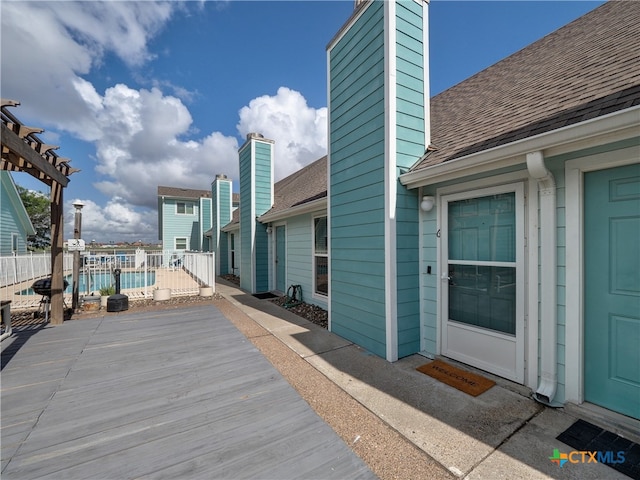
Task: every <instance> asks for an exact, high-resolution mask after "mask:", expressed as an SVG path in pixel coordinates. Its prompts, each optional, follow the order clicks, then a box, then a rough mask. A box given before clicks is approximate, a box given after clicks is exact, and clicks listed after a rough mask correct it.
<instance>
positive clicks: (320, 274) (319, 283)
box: [316, 219, 329, 295]
mask: <svg viewBox="0 0 640 480" xmlns="http://www.w3.org/2000/svg"><path fill="white" fill-rule="evenodd" d="M325 220H326V219H325ZM328 265H329V262H328V258H327V257H316V293H320V294H322V295H327V294H328V293H329V275H328V273H329V271H328V270H329V269H328Z"/></svg>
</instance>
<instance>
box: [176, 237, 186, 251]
mask: <svg viewBox="0 0 640 480" xmlns="http://www.w3.org/2000/svg"><path fill="white" fill-rule="evenodd" d="M186 249H187V239H186V238H176V250H186Z"/></svg>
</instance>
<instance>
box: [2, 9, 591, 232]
mask: <svg viewBox="0 0 640 480" xmlns="http://www.w3.org/2000/svg"><path fill="white" fill-rule="evenodd" d="M601 3H602V2H595V1H591V2H583V1H568V2H561V1H541V2H527V1H518V2H511V1H496V2H485V1H474V2H462V1H448V0H432V1H431V4H430V7H429V11H430V69H431V95H436V94H437V93H439V92H441V91H443V90H445V89H447V88H449V87H451V86H453V85H455V84H456V83H459V82H460V81H462V80H464V79H465V78H468V77H469V76H471V75H473V74H475V73H477V72H478V71H480V70H482V69H484V68H486V67H488V66H490V65H492V64H493V63H495V62H497V61H499V60H500V59H502V58H504V57H506V56H508V55H510V54H511V53H514V52H516V51H518V50H520V49H521V48H523V47H525V46H526V45H528V44H530V43H532V42H534V41H535V40H537V39H539V38H542V37H543V36H544V35H546V34H548V33H550V32H552V31H554V30H556V29H557V28H559V27H561V26H562V25H564V24H566V23H568V22H570V21H571V20H574V19H575V18H578V17H579V16H581V15H583V14H584V13H586V12H588V11H590V10H593V9H594V8H596V7H597V6H598V5H600V4H601ZM352 11H353V1H352V0H348V1H347V0H333V1H269V0H263V1H255V2H252V1H219V2H213V1H204V2H195V1H191V2H178V1H172V2H154V1H148V0H147V1H142V2H128V1H112V2H96V1H86V2H55V1H48V2H33V1H28V2H27V1H12V0H3V1H2V2H1V3H0V14H1V17H2V29H1V35H2V38H1V41H2V51H1V53H2V56H1V60H2V65H1V67H2V70H1V78H0V82H1V83H0V86H1V89H2V97H3V98H11V99H14V100H18V101H20V102H21V106H20V107H18V108H16V109H13V112H14V113H15V115H16V116H17V117H18V118H19V119H21V120H22V121H23V122H24V123H26V124H29V125H33V126H40V127H43V128H45V130H46V132H45V133H43V134H42V135H41V137H42V138H43V139H44V140H46V141H47V142H48V143H54V144H56V145H60V149H59V150H58V151H57V153H58V154H59V155H60V156H64V157H69V158H71V159H72V162H71V165H72V166H73V167H75V168H80V169H81V170H82V171H81V172H79V173H76V174H74V175H73V176H72V177H71V182H70V183H69V186H68V188H67V189H66V191H65V201H66V205H65V211H66V212H67V224H66V226H65V236H66V237H69V236H70V235H71V234H72V231H73V228H72V216H73V214H72V211H73V209H72V208H71V206H70V204H71V203H72V202H73V201H74V200H76V199H79V200H81V201H82V202H83V203H85V205H86V206H85V208H84V210H83V237H84V238H85V240H87V241H90V240H92V239H95V240H97V241H99V242H109V241H115V242H120V241H136V240H140V239H141V240H144V241H157V238H158V232H157V212H156V209H155V205H156V192H157V187H158V185H164V186H180V187H187V188H197V189H208V188H210V184H211V181H212V179H213V178H214V177H215V175H216V174H217V173H225V174H227V175H229V176H230V177H231V178H232V179H233V180H234V188H235V189H236V190H237V187H238V185H237V171H238V166H237V149H238V147H239V146H241V145H242V143H243V141H244V138H245V135H246V133H248V132H260V133H263V134H264V135H265V136H266V137H268V138H271V139H273V140H275V141H276V160H275V163H276V164H275V170H276V179H277V180H278V179H280V178H283V177H284V176H286V175H288V174H291V173H293V172H294V171H296V170H298V169H299V168H301V167H302V166H304V165H306V164H308V163H310V162H311V161H313V160H316V159H318V158H320V157H321V156H322V155H324V154H325V153H326V121H327V112H326V104H327V102H326V97H327V91H326V89H327V86H326V50H325V47H326V45H327V44H328V43H329V41H330V40H331V38H332V37H333V36H334V35H335V34H336V33H337V32H338V30H339V29H340V27H341V26H342V25H343V24H344V23H345V22H346V20H347V19H348V18H349V16H350V15H351V13H352ZM14 179H15V180H16V183H18V184H20V185H23V186H25V187H27V188H32V189H35V190H40V191H45V192H46V193H48V192H47V191H46V186H45V185H44V184H41V183H39V182H37V181H35V180H32V179H31V178H30V177H29V176H28V175H26V174H14Z"/></svg>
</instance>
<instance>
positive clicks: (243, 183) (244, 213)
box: [236, 144, 255, 291]
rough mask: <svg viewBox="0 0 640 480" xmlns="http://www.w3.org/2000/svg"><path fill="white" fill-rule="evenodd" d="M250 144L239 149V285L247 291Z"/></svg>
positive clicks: (251, 220) (249, 279)
mask: <svg viewBox="0 0 640 480" xmlns="http://www.w3.org/2000/svg"><path fill="white" fill-rule="evenodd" d="M252 201H253V198H252V196H251V146H250V145H249V144H248V145H247V148H245V149H243V150H241V151H240V241H239V242H238V243H239V245H236V248H237V249H239V250H240V286H241V287H242V288H243V289H245V290H248V291H252V289H253V268H252V267H253V266H252V262H253V252H252V248H253V235H252V232H253V228H252V227H253V225H254V223H255V219H254V218H253V216H252V213H251V210H252V209H251V202H252Z"/></svg>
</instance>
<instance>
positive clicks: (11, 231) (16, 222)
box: [0, 171, 34, 256]
mask: <svg viewBox="0 0 640 480" xmlns="http://www.w3.org/2000/svg"><path fill="white" fill-rule="evenodd" d="M10 175H11V174H10V173H9V172H6V171H0V187H1V188H0V207H1V208H0V225H1V227H0V255H1V256H9V255H12V254H13V253H14V252H13V237H14V235H15V236H16V238H17V250H16V253H17V254H25V253H27V235H29V234H33V233H34V231H33V226H32V225H31V222H30V220H29V217H28V215H27V212H26V210H25V208H24V205H23V203H22V200H21V199H20V196H19V195H18V192H17V190H16V187H15V184H14V182H13V179H12V178H11V177H10Z"/></svg>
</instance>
